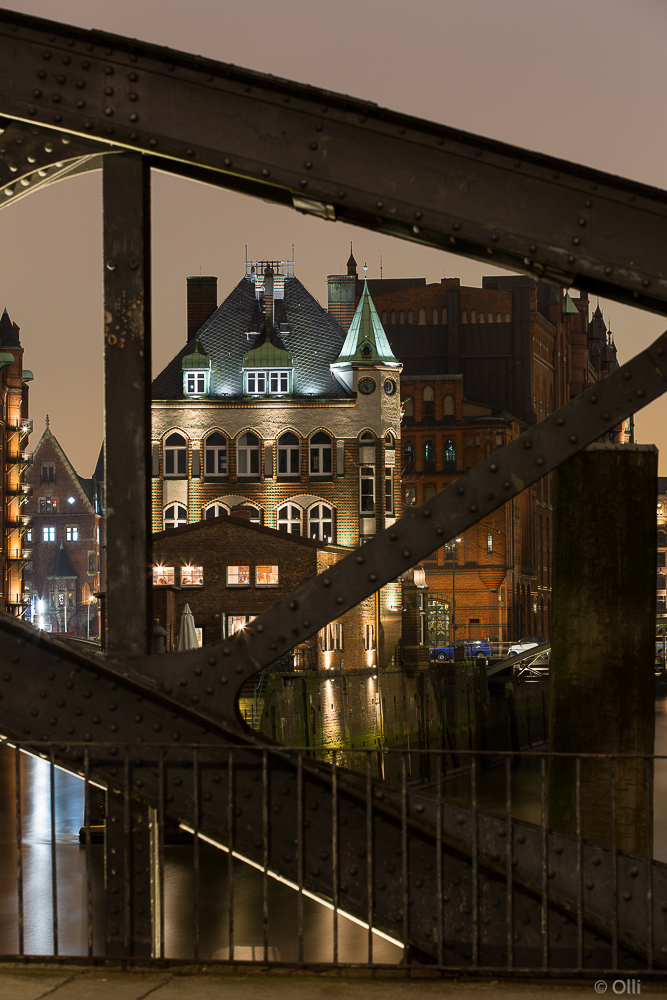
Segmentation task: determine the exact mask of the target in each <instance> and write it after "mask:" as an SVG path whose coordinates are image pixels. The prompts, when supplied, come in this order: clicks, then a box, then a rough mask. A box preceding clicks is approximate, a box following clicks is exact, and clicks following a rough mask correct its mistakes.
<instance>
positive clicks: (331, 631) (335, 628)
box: [320, 622, 343, 653]
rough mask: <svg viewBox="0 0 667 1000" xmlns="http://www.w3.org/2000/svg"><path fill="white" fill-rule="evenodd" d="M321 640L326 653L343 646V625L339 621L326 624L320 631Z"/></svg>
mask: <svg viewBox="0 0 667 1000" xmlns="http://www.w3.org/2000/svg"><path fill="white" fill-rule="evenodd" d="M320 642H321V644H322V650H323V651H324V652H325V653H331V652H333V650H335V649H342V648H343V626H342V625H341V624H339V623H337V622H333V623H329V624H328V625H325V626H324V628H323V629H322V631H321V632H320Z"/></svg>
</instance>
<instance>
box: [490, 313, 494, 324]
mask: <svg viewBox="0 0 667 1000" xmlns="http://www.w3.org/2000/svg"><path fill="white" fill-rule="evenodd" d="M489 323H493V313H489Z"/></svg>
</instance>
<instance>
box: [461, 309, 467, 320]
mask: <svg viewBox="0 0 667 1000" xmlns="http://www.w3.org/2000/svg"><path fill="white" fill-rule="evenodd" d="M461 322H462V323H467V322H468V313H467V312H466V311H465V309H464V310H463V312H462V313H461Z"/></svg>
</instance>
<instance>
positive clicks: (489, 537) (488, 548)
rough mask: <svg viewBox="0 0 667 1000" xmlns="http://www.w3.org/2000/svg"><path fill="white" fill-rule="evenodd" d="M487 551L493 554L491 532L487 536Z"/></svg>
mask: <svg viewBox="0 0 667 1000" xmlns="http://www.w3.org/2000/svg"><path fill="white" fill-rule="evenodd" d="M486 551H487V552H493V535H492V534H491V532H489V533H488V535H487V536H486Z"/></svg>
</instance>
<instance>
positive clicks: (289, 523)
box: [278, 503, 303, 535]
mask: <svg viewBox="0 0 667 1000" xmlns="http://www.w3.org/2000/svg"><path fill="white" fill-rule="evenodd" d="M302 518H303V511H302V510H301V508H300V507H297V505H296V504H295V503H286V504H284V505H283V506H282V507H279V508H278V531H286V532H287V534H288V535H300V534H301V521H302Z"/></svg>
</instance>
